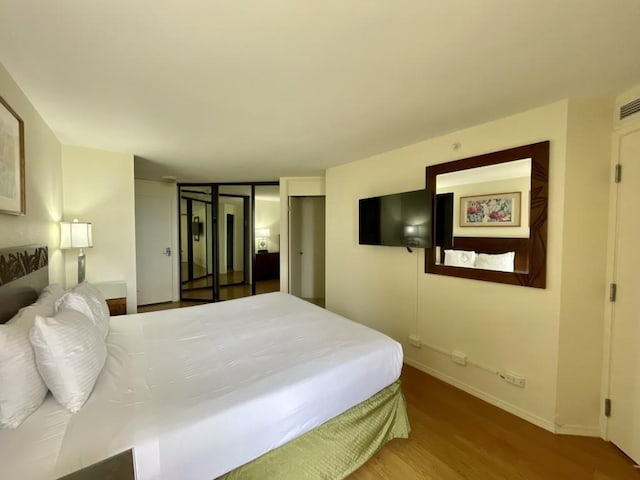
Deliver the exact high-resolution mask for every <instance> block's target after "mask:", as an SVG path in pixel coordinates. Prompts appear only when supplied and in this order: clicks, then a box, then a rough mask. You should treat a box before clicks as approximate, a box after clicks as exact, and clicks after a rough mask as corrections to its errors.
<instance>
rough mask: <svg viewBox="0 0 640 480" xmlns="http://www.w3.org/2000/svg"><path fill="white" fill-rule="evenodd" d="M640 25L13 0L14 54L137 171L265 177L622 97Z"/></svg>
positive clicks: (483, 1)
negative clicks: (575, 100)
mask: <svg viewBox="0 0 640 480" xmlns="http://www.w3.org/2000/svg"><path fill="white" fill-rule="evenodd" d="M639 23H640V2H638V0H561V1H558V0H518V1H514V0H480V1H478V0H457V1H447V0H439V1H438V0H395V1H388V0H376V1H370V0H369V1H364V0H351V1H344V0H340V1H338V0H324V1H321V2H304V1H299V0H298V1H294V0H269V1H261V0H245V1H239V2H231V1H224V2H223V1H218V0H180V1H178V0H173V1H170V0H109V1H82V0H58V1H55V2H52V1H48V0H2V1H1V2H0V63H2V64H3V65H4V66H5V68H6V69H7V70H8V71H9V73H10V75H11V76H12V77H13V78H14V79H15V80H16V82H17V83H18V84H19V85H20V87H21V88H22V89H23V91H24V92H25V94H26V95H27V96H28V97H29V99H30V100H31V102H32V103H33V104H34V106H35V108H36V110H38V112H39V113H40V114H41V115H42V117H43V118H44V120H45V121H46V122H47V124H48V125H49V126H50V127H51V128H52V129H53V131H54V132H55V134H56V135H57V136H58V138H59V139H60V141H61V142H62V143H64V144H70V145H82V146H87V147H94V148H99V149H104V150H112V151H119V152H127V153H133V154H134V155H136V176H137V177H138V178H146V179H152V180H159V179H160V178H161V177H162V176H165V175H169V176H175V177H177V179H178V181H217V182H225V181H229V182H230V181H263V180H277V179H278V177H280V176H297V175H315V174H321V173H322V172H323V171H324V169H326V168H327V167H330V166H333V165H337V164H341V163H346V162H349V161H352V160H356V159H360V158H364V157H367V156H369V155H372V154H375V153H378V152H382V151H387V150H390V149H393V148H397V147H400V146H403V145H407V144H411V143H415V142H417V141H420V140H423V139H426V138H430V137H433V136H437V135H440V134H443V133H446V132H451V131H455V130H459V129H461V128H464V127H467V126H471V125H474V124H478V123H482V122H485V121H489V120H492V119H495V118H499V117H503V116H505V115H509V114H512V113H515V112H519V111H523V110H526V109H528V108H532V107H535V106H539V105H543V104H545V103H550V102H553V101H556V100H559V99H561V98H566V97H584V96H594V95H597V96H601V95H611V96H613V95H615V94H617V93H620V92H621V91H623V90H625V89H627V88H629V87H631V86H633V85H634V84H637V83H640V61H639V58H640V57H638V47H639V46H640V28H638V27H637V26H638V24H639ZM0 95H1V93H0Z"/></svg>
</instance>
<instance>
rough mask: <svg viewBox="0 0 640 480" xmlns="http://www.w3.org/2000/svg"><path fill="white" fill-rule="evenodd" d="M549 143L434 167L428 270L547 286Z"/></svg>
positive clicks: (429, 177) (430, 170) (430, 174)
mask: <svg viewBox="0 0 640 480" xmlns="http://www.w3.org/2000/svg"><path fill="white" fill-rule="evenodd" d="M548 163H549V142H541V143H537V144H532V145H526V146H523V147H517V148H512V149H509V150H503V151H500V152H494V153H490V154H485V155H480V156H477V157H470V158H466V159H463V160H457V161H454V162H447V163H443V164H439V165H434V166H431V167H427V172H426V173H427V175H426V182H427V188H431V189H433V190H434V191H435V192H436V206H435V222H434V237H433V238H435V240H436V241H435V246H434V248H431V249H427V251H426V259H425V263H426V272H427V273H435V274H439V275H450V276H458V277H464V278H474V279H478V280H487V281H493V282H500V283H511V284H517V285H526V286H532V287H538V288H544V287H545V284H546V229H547V195H548Z"/></svg>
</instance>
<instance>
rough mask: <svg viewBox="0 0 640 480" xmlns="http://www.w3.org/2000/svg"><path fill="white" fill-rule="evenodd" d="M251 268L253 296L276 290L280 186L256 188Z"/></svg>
mask: <svg viewBox="0 0 640 480" xmlns="http://www.w3.org/2000/svg"><path fill="white" fill-rule="evenodd" d="M255 199H256V208H255V212H254V213H255V216H254V225H255V230H254V233H255V257H254V258H255V267H254V284H255V291H256V293H258V294H260V293H269V292H277V291H279V290H280V186H279V185H256V187H255Z"/></svg>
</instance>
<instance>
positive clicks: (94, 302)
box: [56, 282, 109, 337]
mask: <svg viewBox="0 0 640 480" xmlns="http://www.w3.org/2000/svg"><path fill="white" fill-rule="evenodd" d="M64 308H70V309H72V310H77V311H79V312H81V313H83V314H85V315H86V316H87V317H88V318H89V319H90V320H91V321H92V322H93V323H94V324H95V325H96V327H98V330H100V331H101V332H102V335H103V336H104V337H106V336H107V334H108V333H109V307H108V306H107V302H106V301H105V299H104V297H103V296H102V294H101V293H100V292H99V291H98V290H97V289H96V288H95V287H94V286H93V285H89V284H88V283H86V282H83V283H81V284H79V285H76V286H75V287H73V288H72V289H71V291H69V292H67V293H65V294H64V295H63V296H62V297H60V299H58V301H57V302H56V310H61V309H64Z"/></svg>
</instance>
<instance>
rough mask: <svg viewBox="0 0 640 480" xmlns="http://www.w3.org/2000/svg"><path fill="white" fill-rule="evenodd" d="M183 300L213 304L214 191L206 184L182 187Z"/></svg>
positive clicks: (181, 282)
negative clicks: (210, 302) (211, 302)
mask: <svg viewBox="0 0 640 480" xmlns="http://www.w3.org/2000/svg"><path fill="white" fill-rule="evenodd" d="M179 193H180V267H181V268H180V297H181V298H182V299H184V300H201V301H212V300H213V298H214V296H213V284H214V280H215V279H214V275H213V273H214V270H213V257H212V255H211V251H212V245H213V235H212V233H213V224H212V206H213V199H212V189H211V187H210V186H205V185H190V186H188V187H184V188H180V190H179Z"/></svg>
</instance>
